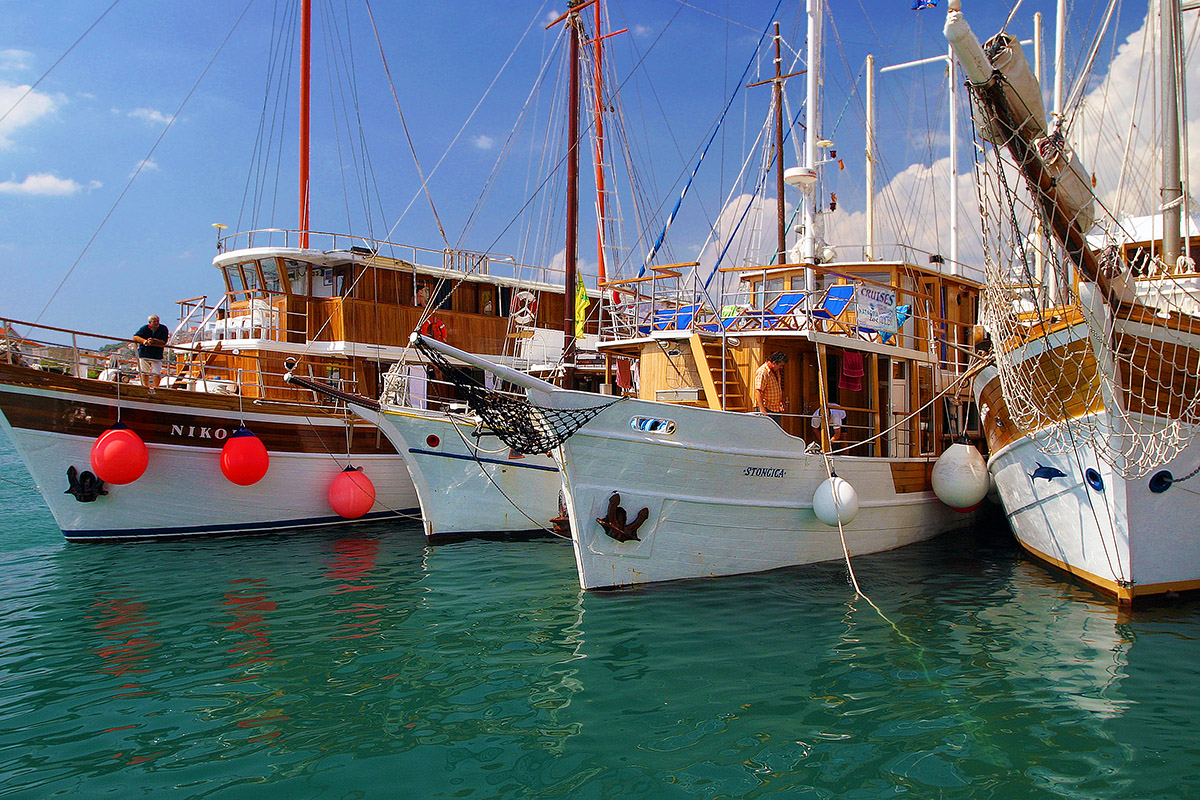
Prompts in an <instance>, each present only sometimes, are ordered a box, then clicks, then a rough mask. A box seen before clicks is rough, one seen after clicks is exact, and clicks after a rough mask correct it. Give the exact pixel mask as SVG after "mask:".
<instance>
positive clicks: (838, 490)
mask: <svg viewBox="0 0 1200 800" xmlns="http://www.w3.org/2000/svg"><path fill="white" fill-rule="evenodd" d="M813 513H814V514H816V515H817V519H819V520H821V522H824V523H825V524H826V525H837V524H838V523H839V522H840V523H841V524H843V525H849V524H850V523H851V522H853V521H854V517H855V516H857V515H858V492H856V491H854V487H853V486H851V485H850V481H847V480H843V479H842V478H839V477H838V476H837V475H834V476H832V477H830V478H826V479H825V480H823V481H821V485H820V486H818V487H817V490H816V491H815V492H813Z"/></svg>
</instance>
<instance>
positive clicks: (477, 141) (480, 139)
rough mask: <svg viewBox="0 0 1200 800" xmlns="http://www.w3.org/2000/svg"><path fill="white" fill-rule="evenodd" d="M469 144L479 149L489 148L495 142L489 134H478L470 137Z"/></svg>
mask: <svg viewBox="0 0 1200 800" xmlns="http://www.w3.org/2000/svg"><path fill="white" fill-rule="evenodd" d="M471 144H473V145H475V147H476V148H478V149H479V150H491V149H492V145H493V144H495V140H494V139H492V137H490V136H483V135H480V136H476V137H475V138H474V139H472V140H471Z"/></svg>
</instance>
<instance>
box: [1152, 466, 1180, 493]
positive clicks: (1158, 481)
mask: <svg viewBox="0 0 1200 800" xmlns="http://www.w3.org/2000/svg"><path fill="white" fill-rule="evenodd" d="M1174 482H1175V476H1174V475H1172V474H1171V471H1170V470H1169V469H1164V470H1162V471H1161V472H1156V473H1154V476H1153V477H1152V478H1150V491H1152V492H1154V493H1155V494H1162V493H1163V492H1165V491H1166V490H1167V489H1170V488H1171V484H1172V483H1174Z"/></svg>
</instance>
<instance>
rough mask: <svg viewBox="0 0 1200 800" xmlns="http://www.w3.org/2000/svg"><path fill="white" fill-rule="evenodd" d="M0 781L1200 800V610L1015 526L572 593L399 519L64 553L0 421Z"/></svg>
mask: <svg viewBox="0 0 1200 800" xmlns="http://www.w3.org/2000/svg"><path fill="white" fill-rule="evenodd" d="M0 478H2V480H0V508H3V511H2V512H0V513H2V515H3V516H0V575H3V587H4V591H3V594H2V596H0V615H2V616H0V619H2V620H3V622H2V623H0V796H4V797H22V798H25V797H28V798H43V797H59V796H71V797H74V798H92V797H105V796H114V797H137V796H152V797H160V796H162V797H168V796H169V797H172V798H274V797H279V798H284V797H287V798H481V799H482V798H620V799H621V800H630V799H631V798H723V797H730V798H756V797H780V798H888V797H900V796H904V797H913V798H931V797H933V798H1058V797H1070V798H1107V797H1120V798H1156V799H1160V798H1191V797H1200V769H1198V768H1197V765H1198V764H1200V744H1198V741H1200V740H1198V738H1197V736H1196V734H1195V731H1194V723H1195V720H1196V716H1197V715H1196V710H1195V709H1196V708H1197V705H1198V703H1200V668H1198V667H1197V663H1198V661H1200V641H1198V640H1200V624H1198V620H1200V603H1197V602H1176V603H1174V604H1166V605H1163V606H1160V607H1158V608H1154V609H1151V610H1149V611H1146V612H1139V613H1138V614H1136V615H1133V616H1129V615H1122V614H1118V613H1117V612H1116V611H1115V610H1114V609H1113V608H1112V607H1110V606H1109V604H1108V603H1106V602H1105V601H1103V600H1101V599H1099V598H1097V597H1096V596H1094V595H1092V594H1091V593H1090V592H1088V591H1087V590H1085V589H1082V588H1080V587H1077V586H1073V585H1071V584H1069V583H1064V582H1060V581H1057V580H1055V579H1053V578H1052V577H1050V576H1049V575H1048V574H1047V573H1046V572H1044V571H1043V570H1042V569H1041V568H1040V567H1038V566H1037V565H1035V564H1032V563H1029V562H1028V561H1026V560H1024V559H1023V558H1022V557H1021V556H1020V555H1019V554H1018V553H1017V552H1016V551H1015V550H1014V548H1013V546H1012V544H1011V541H1009V540H1008V539H1006V538H1005V536H1004V535H1002V534H996V533H989V532H977V533H975V534H972V535H962V536H955V537H943V538H941V539H939V540H936V541H934V542H931V543H927V544H924V545H918V546H916V547H911V548H907V549H905V550H902V551H898V552H895V553H890V554H884V555H880V556H873V557H869V558H860V559H857V561H856V571H857V575H858V579H859V582H860V584H861V585H862V587H863V589H864V591H866V592H867V593H868V594H869V595H870V596H871V598H872V600H874V602H875V603H876V604H877V605H878V606H879V608H880V610H881V611H882V614H883V615H886V618H885V616H883V615H881V614H880V613H879V612H877V611H876V610H875V609H873V608H872V607H871V606H870V605H869V604H868V603H866V602H864V601H863V600H861V599H859V600H856V599H855V597H854V594H853V592H852V591H851V589H850V588H849V587H848V585H847V582H846V577H845V571H844V568H843V567H842V566H840V565H837V564H833V565H818V566H816V567H809V568H800V569H790V570H782V571H778V572H774V573H771V574H765V575H755V576H748V577H744V578H733V579H723V580H717V581H698V582H687V583H679V584H673V585H664V586H659V587H655V588H652V589H648V590H643V591H634V592H623V593H613V594H589V595H582V594H581V593H580V592H579V590H578V588H577V584H576V580H575V575H574V562H573V560H572V557H571V552H570V548H569V546H567V545H566V544H565V543H563V542H561V541H558V540H554V539H541V540H534V541H518V542H495V541H464V542H456V543H451V544H445V545H440V546H438V547H427V546H426V545H425V543H424V541H423V539H422V537H421V535H420V533H419V531H418V530H417V528H416V527H415V526H413V525H393V524H387V523H375V524H367V525H363V526H359V527H355V528H351V529H342V530H320V531H313V532H306V533H301V534H297V535H292V536H270V537H230V538H221V539H207V540H194V541H185V542H173V543H138V544H116V545H67V544H65V543H64V542H63V541H62V539H61V535H60V534H59V533H58V531H57V529H56V528H55V527H54V525H53V522H52V521H51V519H50V517H49V514H48V513H47V512H46V511H45V509H44V507H43V506H42V504H41V500H40V498H39V497H38V496H37V495H36V494H35V493H33V492H31V491H30V490H29V489H27V488H24V486H23V485H22V484H25V485H27V484H28V483H29V479H28V476H27V475H26V474H25V473H24V470H23V468H21V467H20V465H19V462H18V461H17V459H16V457H15V455H14V454H13V452H12V449H11V447H10V445H9V443H8V442H7V440H4V439H3V438H0Z"/></svg>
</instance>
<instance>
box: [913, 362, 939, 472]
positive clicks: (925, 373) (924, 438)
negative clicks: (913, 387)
mask: <svg viewBox="0 0 1200 800" xmlns="http://www.w3.org/2000/svg"><path fill="white" fill-rule="evenodd" d="M933 395H934V391H933V365H932V364H918V365H917V407H918V408H920V409H921V413H920V415H919V416H918V417H917V434H918V435H917V447H918V453H917V454H918V455H922V456H931V455H934V453H936V452H937V447H936V444H937V419H936V417H934V413H933V410H934V406H935V403H934V402H933Z"/></svg>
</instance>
